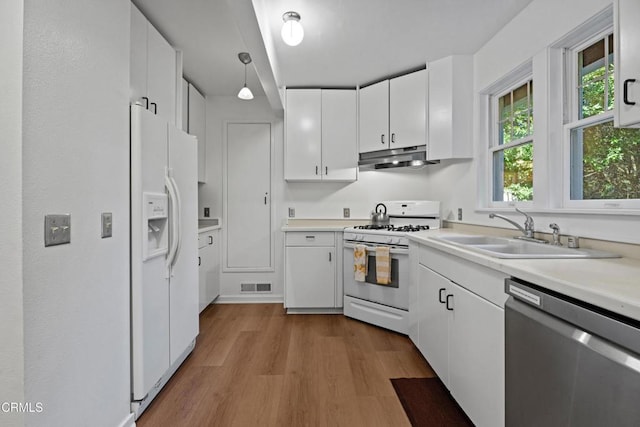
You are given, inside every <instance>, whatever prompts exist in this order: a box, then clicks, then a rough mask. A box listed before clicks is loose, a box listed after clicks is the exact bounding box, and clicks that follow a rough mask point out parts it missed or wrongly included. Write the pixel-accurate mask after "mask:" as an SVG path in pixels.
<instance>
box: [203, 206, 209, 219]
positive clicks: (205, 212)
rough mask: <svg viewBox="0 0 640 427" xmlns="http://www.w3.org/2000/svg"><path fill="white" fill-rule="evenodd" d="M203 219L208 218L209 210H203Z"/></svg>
mask: <svg viewBox="0 0 640 427" xmlns="http://www.w3.org/2000/svg"><path fill="white" fill-rule="evenodd" d="M204 217H205V218H209V208H204Z"/></svg>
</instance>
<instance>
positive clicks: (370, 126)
mask: <svg viewBox="0 0 640 427" xmlns="http://www.w3.org/2000/svg"><path fill="white" fill-rule="evenodd" d="M426 85H427V71H426V70H420V71H416V72H413V73H410V74H405V75H404V76H400V77H396V78H393V79H390V80H384V81H382V82H379V83H376V84H373V85H371V86H367V87H364V88H362V89H360V152H361V153H368V152H371V151H379V150H388V149H394V148H405V147H413V146H417V145H424V144H425V142H426V102H427V101H426V99H427V92H426Z"/></svg>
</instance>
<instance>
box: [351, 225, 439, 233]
mask: <svg viewBox="0 0 640 427" xmlns="http://www.w3.org/2000/svg"><path fill="white" fill-rule="evenodd" d="M354 228H356V229H358V230H386V231H399V232H402V233H407V232H413V231H424V230H428V229H429V226H428V225H411V224H410V225H401V226H398V227H396V226H395V225H393V224H389V225H378V224H366V225H356V226H355V227H354Z"/></svg>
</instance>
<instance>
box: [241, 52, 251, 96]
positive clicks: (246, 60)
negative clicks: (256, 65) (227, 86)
mask: <svg viewBox="0 0 640 427" xmlns="http://www.w3.org/2000/svg"><path fill="white" fill-rule="evenodd" d="M238 59H239V60H240V62H242V63H243V64H244V86H242V89H240V92H238V98H240V99H244V100H247V101H248V100H250V99H253V93H251V89H249V88H248V87H247V64H250V63H251V55H249V53H248V52H240V53H239V54H238Z"/></svg>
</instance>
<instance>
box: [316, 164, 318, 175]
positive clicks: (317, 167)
mask: <svg viewBox="0 0 640 427" xmlns="http://www.w3.org/2000/svg"><path fill="white" fill-rule="evenodd" d="M316 175H318V166H316Z"/></svg>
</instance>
